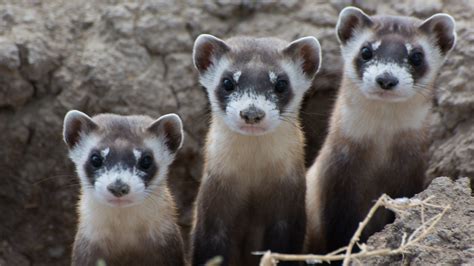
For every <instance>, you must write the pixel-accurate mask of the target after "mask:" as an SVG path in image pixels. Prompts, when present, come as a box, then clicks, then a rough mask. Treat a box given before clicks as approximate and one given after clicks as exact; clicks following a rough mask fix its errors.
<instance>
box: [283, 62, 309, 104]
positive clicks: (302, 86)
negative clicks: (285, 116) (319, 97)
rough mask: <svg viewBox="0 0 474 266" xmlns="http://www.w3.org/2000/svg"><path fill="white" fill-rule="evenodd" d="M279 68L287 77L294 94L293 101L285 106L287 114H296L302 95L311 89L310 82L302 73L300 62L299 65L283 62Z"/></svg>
mask: <svg viewBox="0 0 474 266" xmlns="http://www.w3.org/2000/svg"><path fill="white" fill-rule="evenodd" d="M281 67H282V68H283V70H284V71H285V73H286V74H287V75H288V77H289V79H290V84H291V87H292V88H293V93H294V97H293V99H292V100H291V101H290V102H289V103H288V105H287V110H288V111H289V112H297V111H298V110H299V107H300V105H301V101H302V99H303V96H304V94H305V93H306V91H307V90H308V89H309V87H311V82H312V80H311V79H308V78H307V77H306V75H305V74H304V73H303V69H302V68H301V62H300V64H295V63H294V62H293V61H288V60H285V61H283V62H282V63H281Z"/></svg>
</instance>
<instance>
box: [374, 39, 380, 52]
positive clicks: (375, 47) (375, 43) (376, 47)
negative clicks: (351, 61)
mask: <svg viewBox="0 0 474 266" xmlns="http://www.w3.org/2000/svg"><path fill="white" fill-rule="evenodd" d="M381 44H382V41H376V42H374V43H373V44H372V49H373V50H374V51H375V50H377V49H379V47H380V45H381Z"/></svg>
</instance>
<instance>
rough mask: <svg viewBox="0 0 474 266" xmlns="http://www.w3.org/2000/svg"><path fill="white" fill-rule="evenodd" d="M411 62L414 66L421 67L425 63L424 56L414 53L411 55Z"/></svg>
mask: <svg viewBox="0 0 474 266" xmlns="http://www.w3.org/2000/svg"><path fill="white" fill-rule="evenodd" d="M409 60H410V63H411V64H412V65H413V66H420V65H421V64H422V63H423V54H422V53H420V52H414V53H412V54H411V55H410V58H409Z"/></svg>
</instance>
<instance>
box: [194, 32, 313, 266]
mask: <svg viewBox="0 0 474 266" xmlns="http://www.w3.org/2000/svg"><path fill="white" fill-rule="evenodd" d="M194 62H195V65H196V68H197V69H198V71H199V74H200V80H201V84H202V85H203V86H204V87H205V88H206V90H207V93H208V97H209V100H210V103H211V109H212V121H211V125H210V129H209V133H208V136H207V141H206V148H205V159H206V163H205V167H204V175H203V178H202V181H201V186H200V189H199V193H198V197H197V201H196V215H195V224H194V229H193V234H192V241H193V242H192V246H193V247H192V263H193V265H202V264H204V263H206V261H208V260H210V259H212V258H214V257H216V256H222V258H223V265H257V264H258V261H259V257H257V256H254V255H252V254H251V252H254V251H261V250H272V251H275V252H286V253H299V252H301V251H302V247H303V242H304V234H305V223H306V214H305V207H304V205H305V200H304V197H305V179H304V172H305V168H304V150H303V146H304V138H303V133H302V130H301V128H300V124H299V120H298V114H297V113H298V111H299V106H300V103H301V100H302V97H303V95H304V93H305V91H306V90H307V89H308V88H309V87H310V84H311V80H312V79H313V77H314V75H315V74H316V72H317V70H318V68H319V62H320V46H319V43H318V42H317V40H316V39H315V38H312V37H307V38H302V39H300V40H297V41H295V42H293V43H291V44H287V43H285V42H283V41H281V40H278V39H271V38H259V39H257V38H249V37H239V38H232V39H229V40H227V41H225V42H224V41H222V40H220V39H217V38H215V37H213V36H210V35H201V36H200V37H199V38H198V39H197V40H196V42H195V46H194Z"/></svg>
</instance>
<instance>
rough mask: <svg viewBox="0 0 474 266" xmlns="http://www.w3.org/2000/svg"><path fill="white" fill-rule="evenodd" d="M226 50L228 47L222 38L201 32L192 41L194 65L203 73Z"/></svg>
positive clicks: (228, 49)
mask: <svg viewBox="0 0 474 266" xmlns="http://www.w3.org/2000/svg"><path fill="white" fill-rule="evenodd" d="M228 51H230V47H229V46H227V44H226V43H225V42H224V41H223V40H221V39H219V38H216V37H214V36H212V35H209V34H201V35H199V37H197V39H196V41H195V42H194V48H193V61H194V66H195V67H196V68H197V70H198V71H199V73H200V74H203V73H204V72H206V70H207V69H209V67H210V66H211V65H213V64H215V63H216V62H217V61H218V60H219V59H220V58H221V57H222V56H223V55H224V54H225V53H227V52H228Z"/></svg>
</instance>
